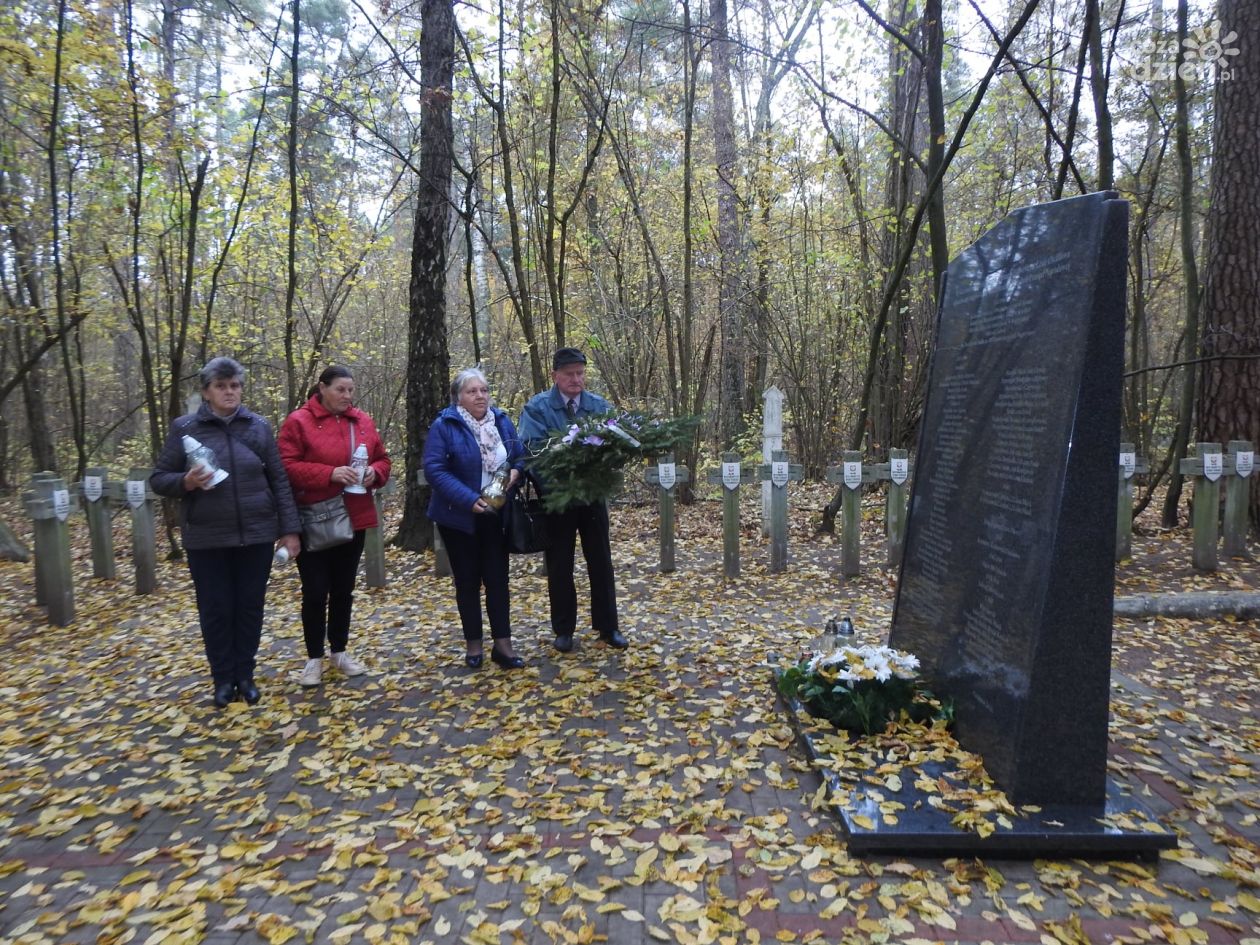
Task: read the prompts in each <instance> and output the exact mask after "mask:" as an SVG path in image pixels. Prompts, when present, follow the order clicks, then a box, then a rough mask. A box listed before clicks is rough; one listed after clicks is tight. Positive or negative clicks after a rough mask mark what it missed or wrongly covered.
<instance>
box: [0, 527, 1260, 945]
mask: <svg viewBox="0 0 1260 945" xmlns="http://www.w3.org/2000/svg"><path fill="white" fill-rule="evenodd" d="M627 532H628V534H627ZM652 541H653V538H652V535H651V533H650V531H644V530H639V531H637V532H636V531H635V530H634V529H633V528H623V529H621V537H620V540H619V541H618V542H617V543H616V548H615V553H616V556H617V559H618V565H619V577H620V594H621V601H622V613H623V619H624V623H623V629H624V630H625V631H626V633H627V635H628V636H629V638H630V640H631V647H630V649H628V650H626V651H624V652H617V651H613V650H611V649H608V648H606V647H604V646H603V645H602V644H599V643H597V642H596V641H594V640H593V638H592V637H591V635H590V634H589V632H587V633H586V634H585V635H582V634H581V632H580V633H579V645H578V647H577V649H576V650H575V651H574V652H573V653H571V654H567V655H562V654H558V653H556V652H554V651H553V650H552V649H551V648H550V646H549V630H548V628H547V624H546V603H545V586H544V579H543V578H542V577H541V576H539V575H538V574H537V573H536V564H535V562H534V561H532V560H518V561H516V562H515V565H514V567H515V577H514V595H515V600H514V614H515V615H516V618H515V619H516V626H515V631H516V632H515V637H516V641H517V646H518V650H519V651H520V652H521V654H522V655H523V656H524V657H525V658H526V659H527V661H528V666H527V668H526V669H524V670H522V671H519V672H505V671H503V670H500V669H497V668H496V667H494V666H492V665H490V664H489V663H488V662H487V665H486V667H485V668H483V669H481V670H477V671H473V670H468V669H466V668H465V667H464V666H463V663H462V659H461V654H462V646H461V644H460V640H459V634H458V631H457V630H456V629H455V628H456V627H457V618H456V615H455V610H454V601H453V595H452V594H451V593H450V590H449V586H448V584H447V582H446V581H439V580H437V579H435V578H434V577H433V576H432V575H431V572H430V567H431V565H430V562H429V561H428V559H425V558H419V559H417V558H414V557H412V556H408V555H402V554H401V553H395V552H392V551H391V553H390V557H391V571H392V575H393V577H392V580H391V584H390V587H389V588H387V589H385V590H381V591H373V592H363V593H360V595H359V598H358V601H357V605H356V629H355V637H354V638H353V640H352V650H353V651H354V652H355V653H356V655H358V656H360V657H361V658H362V659H364V661H365V662H366V663H367V664H368V666H369V668H370V673H369V674H368V675H367V676H364V677H359V678H356V679H344V678H341V677H339V676H337V675H336V674H335V673H331V672H330V673H329V674H328V675H327V676H326V680H325V683H324V684H323V685H322V686H320V687H319V688H317V689H309V690H307V689H303V688H301V687H300V686H299V685H298V684H297V679H296V674H297V672H298V670H299V669H300V667H301V663H302V654H300V653H299V648H300V642H299V641H300V636H301V634H300V628H299V627H298V625H297V616H296V589H297V585H296V576H295V574H294V573H293V571H292V569H289V570H287V571H284V572H278V573H277V575H276V576H275V578H274V580H273V587H272V591H271V606H270V607H269V611H268V618H267V627H266V633H265V640H264V647H263V653H262V656H261V660H260V670H259V677H258V679H259V684H260V686H261V687H262V689H263V694H264V695H263V700H262V702H261V703H260V704H259V705H258V706H256V707H253V708H249V707H246V706H245V705H243V704H237V705H233V706H231V707H230V708H229V709H228V710H227V711H224V712H219V711H216V710H215V709H214V708H213V707H212V706H211V704H210V701H209V695H210V691H209V690H210V686H209V683H208V681H207V679H206V678H205V674H204V666H203V661H202V657H201V653H200V644H199V639H198V636H197V632H196V622H195V613H194V611H193V607H192V603H191V595H190V593H189V589H188V582H187V579H186V575H185V573H184V572H183V570H182V569H181V568H179V567H177V566H169V567H168V566H164V568H163V573H162V575H161V585H160V586H161V590H160V593H159V594H157V595H155V596H154V597H153V598H151V599H146V600H143V601H141V600H138V599H137V598H135V597H133V596H131V595H130V593H129V589H128V588H127V587H126V586H125V581H126V576H125V575H123V576H122V578H123V583H122V584H120V585H105V584H103V583H101V582H93V581H91V580H90V579H86V578H85V579H84V580H83V581H81V582H80V593H79V619H78V621H77V622H76V624H75V625H74V626H72V627H70V628H65V629H54V628H47V627H45V626H44V625H43V624H42V618H41V617H40V614H39V613H38V611H36V610H35V609H34V608H33V606H29V605H28V604H26V603H22V602H20V603H18V604H17V605H15V606H13V607H11V608H10V610H9V613H8V614H7V615H6V616H5V617H4V618H3V621H4V624H5V626H4V629H3V630H2V631H0V636H2V637H3V638H4V639H5V642H6V644H7V645H6V656H5V660H4V663H3V665H0V695H2V696H3V713H4V724H3V727H2V728H0V941H3V942H21V943H37V942H55V943H72V942H85V943H86V942H97V943H116V942H127V941H134V942H138V943H154V945H156V943H175V942H208V943H213V945H229V943H257V942H272V943H283V942H286V941H294V942H304V941H306V942H331V943H341V942H370V943H376V942H385V943H392V942H426V941H427V942H471V943H489V942H502V943H505V945H506V943H513V942H520V943H525V942H528V943H551V942H593V941H608V942H649V941H656V940H661V941H678V942H683V943H690V942H719V941H720V942H758V941H760V942H769V941H783V942H791V941H819V942H842V941H853V942H866V941H888V942H906V943H915V945H917V943H920V942H936V941H943V942H985V941H988V942H995V943H1001V942H1010V943H1016V942H1065V943H1068V942H1086V941H1089V942H1106V941H1131V942H1138V941H1168V942H1177V943H1182V942H1184V943H1248V945H1250V943H1255V942H1260V931H1258V930H1257V921H1260V914H1258V913H1257V910H1258V909H1260V898H1257V897H1258V896H1260V890H1257V888H1256V884H1257V879H1258V875H1260V874H1258V872H1257V870H1258V863H1257V842H1258V841H1260V828H1257V823H1256V818H1257V813H1258V811H1260V795H1258V794H1257V790H1256V770H1257V767H1256V765H1257V754H1258V751H1260V728H1258V726H1257V722H1256V719H1255V713H1254V707H1255V706H1254V702H1255V698H1256V697H1255V692H1256V681H1257V680H1256V676H1257V664H1258V662H1260V661H1258V659H1257V657H1260V632H1258V631H1257V628H1256V627H1255V625H1254V624H1239V623H1232V622H1229V621H1223V622H1197V623H1196V622H1189V621H1176V622H1173V621H1159V620H1150V621H1119V622H1117V625H1116V644H1117V657H1116V664H1115V672H1114V674H1113V696H1114V698H1113V723H1112V731H1113V739H1112V740H1113V744H1112V756H1111V773H1112V775H1113V777H1115V778H1116V779H1118V780H1120V781H1121V782H1123V783H1124V784H1127V785H1129V786H1130V787H1132V788H1133V789H1134V790H1135V792H1136V793H1138V794H1140V795H1141V796H1142V797H1143V798H1144V799H1145V801H1146V802H1147V803H1148V805H1149V806H1150V807H1151V808H1152V810H1153V811H1154V812H1155V814H1156V815H1158V817H1159V818H1160V819H1161V820H1162V821H1163V822H1164V823H1165V824H1166V825H1168V826H1170V827H1171V828H1173V829H1175V830H1176V831H1177V833H1178V835H1179V836H1180V839H1181V849H1180V850H1178V851H1177V852H1176V853H1175V854H1174V857H1173V858H1165V859H1162V860H1161V861H1159V862H1146V863H1121V862H1110V863H1108V862H1086V861H1079V860H1073V861H1060V862H1050V861H1011V860H1001V861H997V860H995V861H984V862H982V861H979V860H961V859H951V860H942V859H932V858H913V859H910V858H896V857H875V858H869V859H857V858H855V857H852V856H850V855H849V854H848V853H847V851H846V850H845V846H844V841H843V836H842V835H841V833H840V830H839V827H838V823H837V821H836V820H835V818H834V817H833V815H832V814H831V812H830V811H829V810H827V808H826V805H825V803H824V802H823V801H822V799H821V797H820V794H819V788H820V785H821V783H822V782H821V780H820V778H819V776H818V774H817V772H815V771H814V770H812V769H811V768H810V766H809V765H808V764H806V763H805V761H804V757H803V755H802V753H801V751H800V749H799V747H798V746H796V745H795V743H794V741H793V738H792V733H791V731H790V729H789V727H788V725H787V724H786V721H785V718H784V715H783V713H782V711H781V709H780V707H779V706H778V704H777V703H776V701H775V699H774V697H773V694H772V692H771V688H770V684H769V669H768V666H769V664H770V663H772V662H774V661H775V660H776V659H777V657H776V656H775V655H774V654H784V653H786V654H795V653H796V652H799V650H800V649H801V647H802V645H803V644H804V642H805V641H807V640H808V638H809V637H810V635H811V634H812V633H813V632H814V631H815V630H816V628H818V627H819V626H820V625H821V623H822V621H823V619H824V618H825V617H827V616H830V615H831V614H832V613H836V612H841V611H846V610H847V611H852V612H853V613H854V614H855V616H856V617H857V618H858V623H859V628H860V630H862V631H863V632H865V633H868V634H871V635H877V634H879V633H880V632H882V631H881V630H880V629H879V628H880V626H881V622H882V624H884V625H886V622H887V618H888V613H889V611H890V604H891V594H890V583H889V581H888V579H887V577H886V576H885V575H883V574H882V572H879V571H878V570H874V569H873V570H872V571H871V573H870V574H869V575H866V576H864V577H862V578H861V579H859V580H856V581H853V582H850V583H849V584H841V583H840V582H839V581H838V579H837V578H836V577H835V572H834V562H833V561H832V560H831V558H829V557H828V556H827V554H815V555H813V560H812V563H811V562H810V561H807V560H806V559H807V557H809V556H807V555H806V554H804V553H802V552H801V551H800V550H799V549H794V555H795V557H794V561H795V563H794V565H793V570H792V572H791V573H790V574H788V575H778V576H776V575H767V574H766V573H765V571H764V560H763V558H762V556H761V555H760V554H759V553H750V554H748V555H747V559H746V562H745V578H744V579H743V580H742V581H740V582H738V583H735V584H730V585H728V584H726V583H725V582H724V581H723V580H722V578H721V575H720V554H719V552H718V550H717V549H716V548H715V547H712V546H710V545H708V544H705V543H703V542H700V541H694V542H693V541H687V540H684V541H682V542H680V545H679V548H678V565H679V570H678V572H677V573H675V574H671V575H661V574H657V573H655V572H654V571H653V570H652V568H651V563H652V561H653V556H654V555H653V545H652ZM831 550H834V549H829V550H828V554H830V551H831ZM78 567H79V568H80V569H82V568H83V567H85V564H84V562H82V561H80V562H78ZM1232 567H1234V569H1235V571H1234V574H1233V577H1229V578H1228V580H1234V581H1236V582H1241V584H1242V585H1244V586H1248V587H1252V588H1254V587H1255V586H1256V584H1257V581H1256V566H1255V565H1254V564H1246V565H1244V564H1242V563H1239V564H1236V565H1232ZM23 568H28V566H23V565H10V564H2V565H0V583H2V584H3V585H4V588H5V592H6V594H15V593H19V592H20V590H21V588H22V587H23V582H24V581H26V580H28V579H29V578H28V572H24V571H23V570H22V569H23Z"/></svg>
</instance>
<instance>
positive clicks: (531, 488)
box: [503, 476, 551, 555]
mask: <svg viewBox="0 0 1260 945" xmlns="http://www.w3.org/2000/svg"><path fill="white" fill-rule="evenodd" d="M503 536H504V538H505V539H506V541H507V548H508V551H510V552H511V553H512V554H518V555H530V554H534V553H536V552H539V551H546V550H547V548H548V546H550V544H551V536H550V534H549V533H548V531H547V515H546V513H545V512H544V511H543V503H542V499H541V498H540V497H539V495H538V487H537V486H536V485H535V484H534V481H533V480H532V479H530V478H529V477H528V476H527V477H526V478H525V481H524V482H523V483H521V485H520V487H519V488H517V489H514V490H512V495H511V497H510V498H509V499H508V501H507V507H506V508H505V509H504V512H503Z"/></svg>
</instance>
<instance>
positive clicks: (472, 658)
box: [464, 653, 483, 669]
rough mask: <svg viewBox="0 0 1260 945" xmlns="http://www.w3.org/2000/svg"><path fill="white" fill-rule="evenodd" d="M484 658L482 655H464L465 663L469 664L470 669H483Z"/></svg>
mask: <svg viewBox="0 0 1260 945" xmlns="http://www.w3.org/2000/svg"><path fill="white" fill-rule="evenodd" d="M482 658H483V654H481V653H465V654H464V662H465V663H467V664H468V668H469V669H481V660H482Z"/></svg>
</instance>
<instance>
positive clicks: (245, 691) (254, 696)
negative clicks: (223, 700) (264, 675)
mask: <svg viewBox="0 0 1260 945" xmlns="http://www.w3.org/2000/svg"><path fill="white" fill-rule="evenodd" d="M236 688H237V689H238V690H239V691H240V693H241V698H242V699H244V700H245V701H246V702H248V703H249V704H250V705H254V704H256V703H257V702H258V700H259V699H261V698H262V693H261V692H259V691H258V687H257V686H255V685H254V681H253V680H252V679H242V680H240V681H239V682H238V683H237V684H236Z"/></svg>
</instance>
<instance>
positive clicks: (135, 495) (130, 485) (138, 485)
mask: <svg viewBox="0 0 1260 945" xmlns="http://www.w3.org/2000/svg"><path fill="white" fill-rule="evenodd" d="M147 485H148V483H146V482H145V481H144V480H143V479H128V480H127V504H128V505H130V506H131V507H132V508H133V509H138V508H140V506H142V505H144V500H145V499H146V498H147V495H146V490H145V487H146V486H147Z"/></svg>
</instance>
